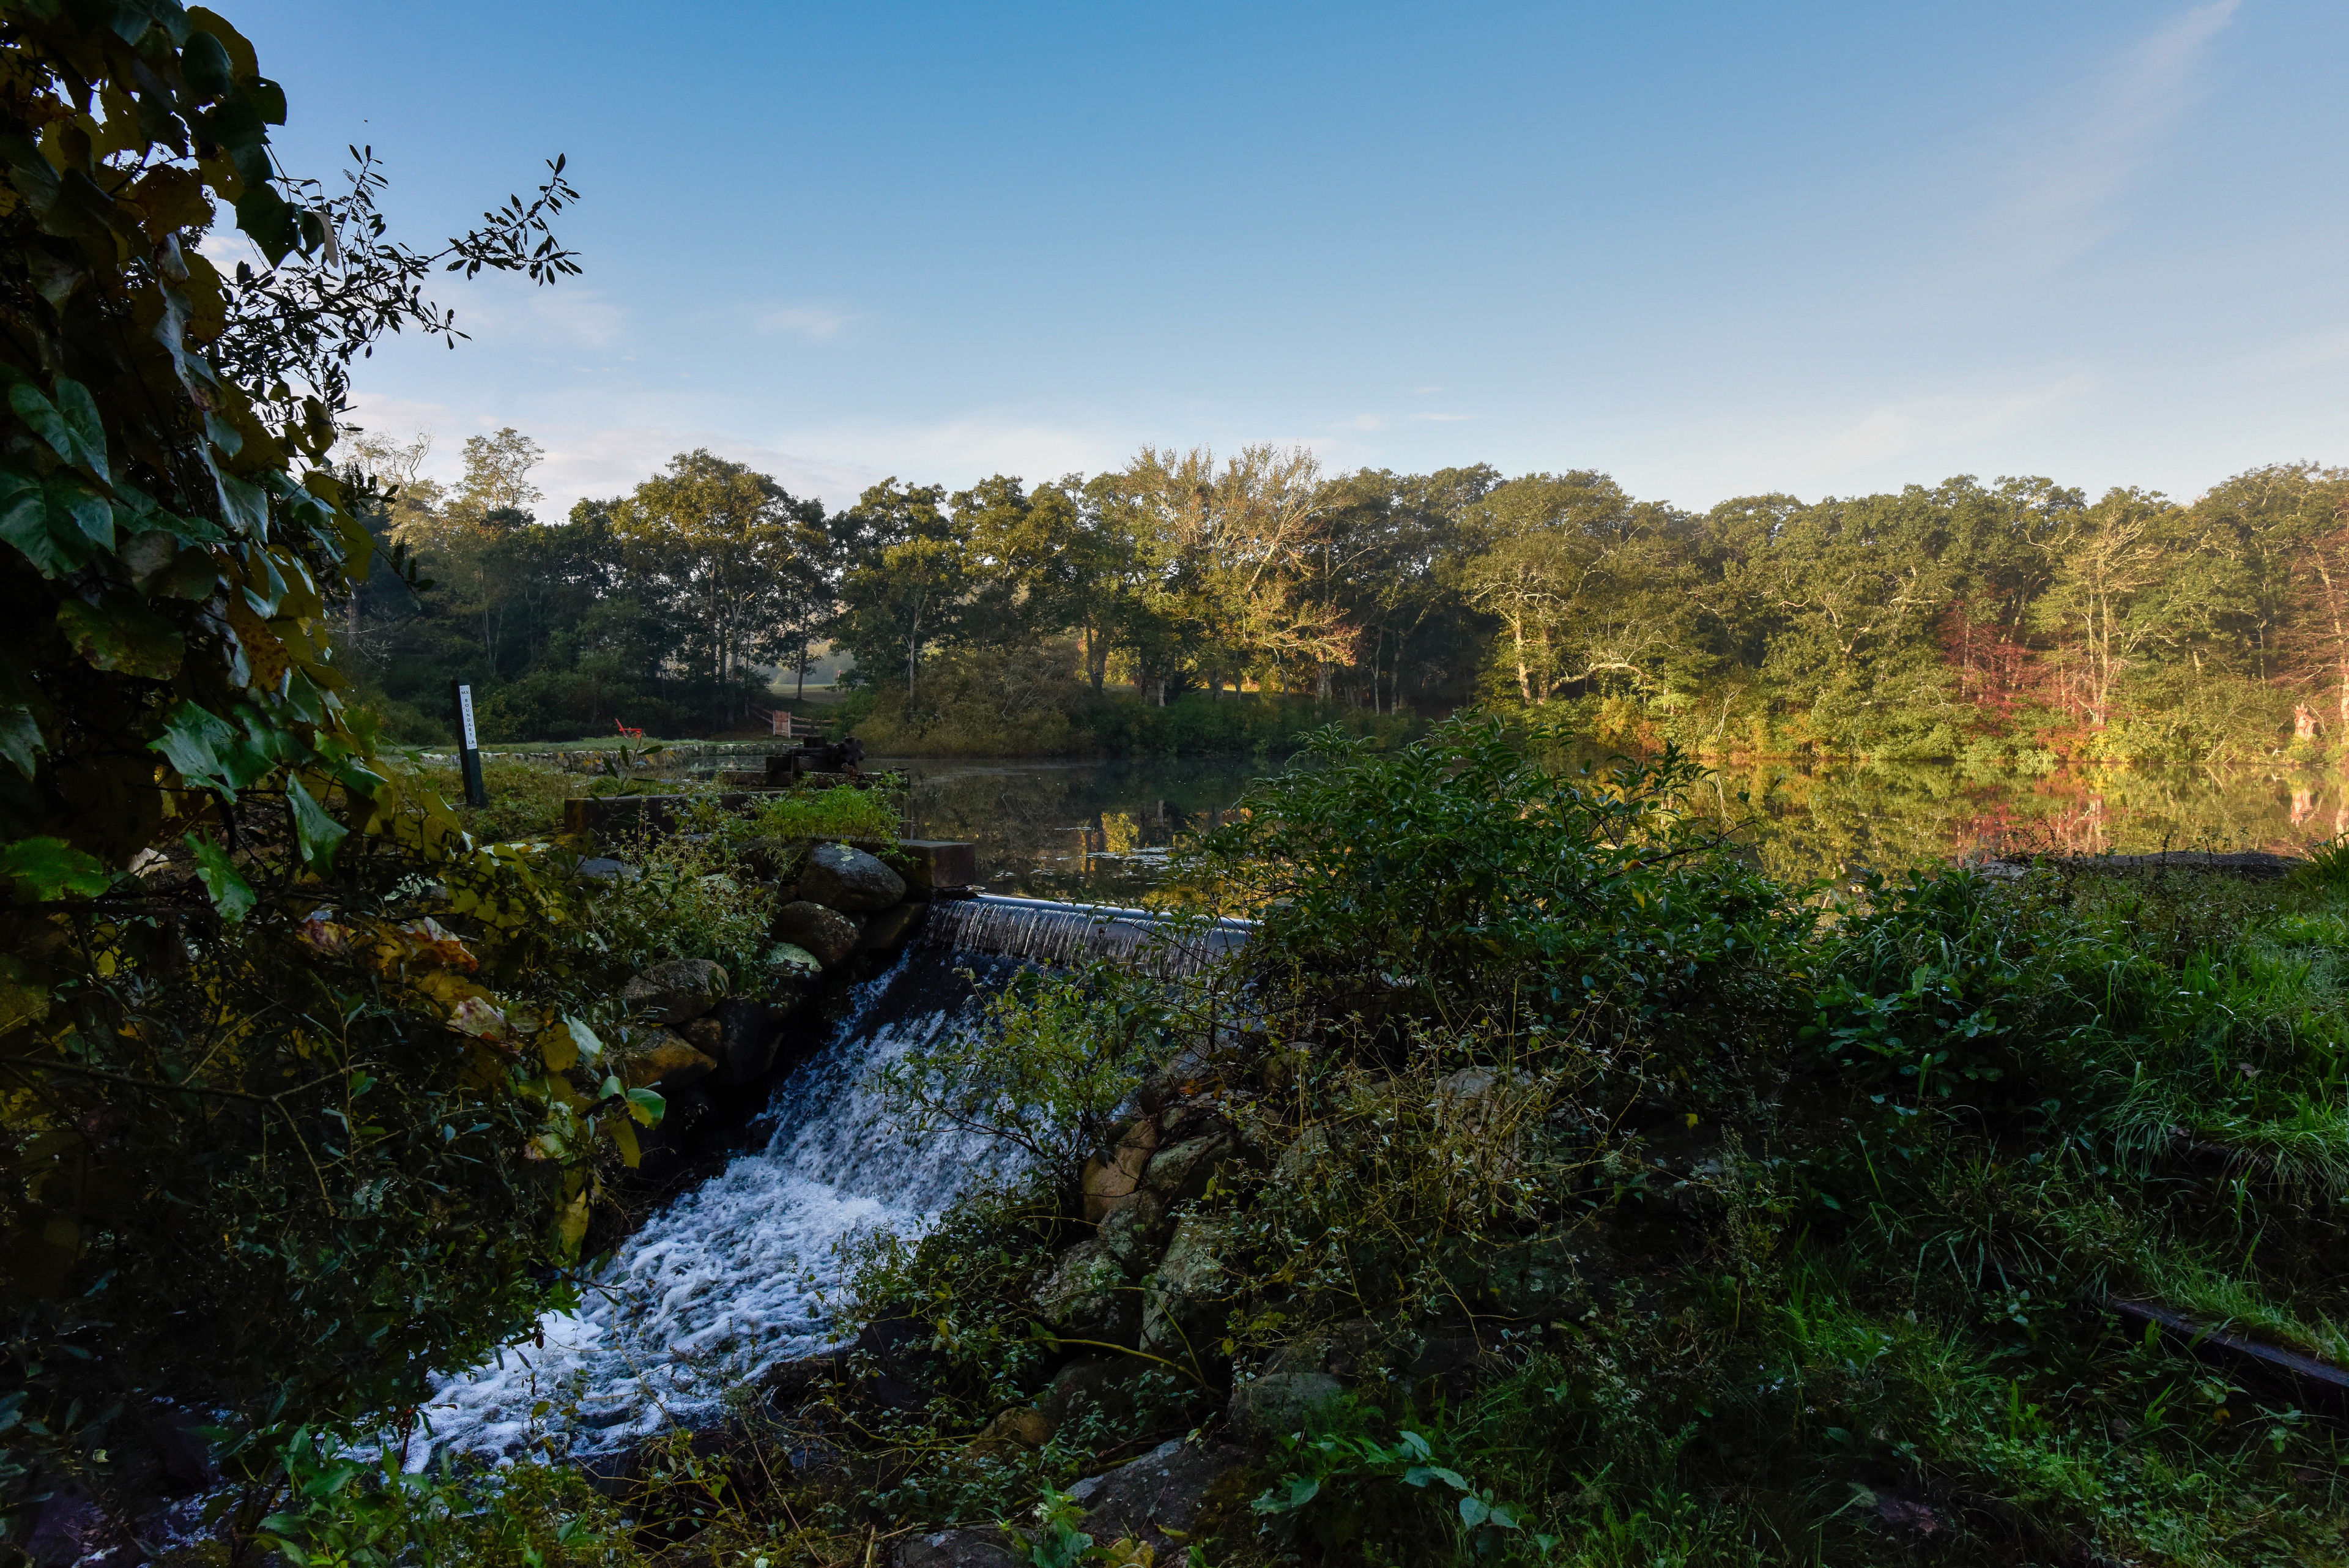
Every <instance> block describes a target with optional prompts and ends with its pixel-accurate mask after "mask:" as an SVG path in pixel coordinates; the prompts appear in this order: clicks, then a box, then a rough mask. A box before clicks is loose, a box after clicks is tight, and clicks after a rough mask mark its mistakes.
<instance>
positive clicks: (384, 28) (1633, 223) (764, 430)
mask: <svg viewBox="0 0 2349 1568" xmlns="http://www.w3.org/2000/svg"><path fill="white" fill-rule="evenodd" d="M222 10H223V11H224V12H225V13H226V14H227V15H229V16H230V17H231V19H232V20H233V21H235V22H236V23H237V24H238V25H239V26H242V27H243V29H244V30H245V31H246V33H247V34H248V35H249V36H251V37H253V39H254V42H255V44H256V45H257V46H258V47H259V49H260V52H261V58H262V67H263V69H264V71H265V72H267V73H268V74H270V75H272V76H274V77H276V78H278V79H279V80H281V81H283V82H284V83H285V86H286V88H287V95H288V99H289V101H290V103H291V106H292V120H291V123H290V124H289V125H288V126H287V127H286V128H285V130H283V131H282V132H281V133H279V135H278V138H277V140H278V144H279V146H280V149H281V151H282V153H283V155H284V157H285V161H286V162H287V163H288V165H289V166H291V167H293V168H295V169H296V170H299V171H309V172H316V173H319V174H322V175H331V174H332V173H333V172H334V171H335V170H336V169H339V168H340V167H342V165H343V164H344V163H346V162H347V156H346V155H345V154H344V153H343V151H342V150H343V147H344V145H345V144H346V143H347V142H351V141H366V142H370V143H372V144H373V146H374V147H375V149H376V151H377V152H378V155H379V156H381V157H382V158H384V159H385V160H386V161H387V163H388V169H389V172H390V174H391V176H392V179H393V182H394V183H393V189H392V192H391V195H390V199H389V201H388V210H389V212H390V213H391V216H392V218H393V220H394V222H395V223H396V224H397V225H398V227H399V228H400V229H402V230H403V231H404V232H405V233H406V234H408V235H409V237H410V238H411V239H413V240H418V241H429V240H434V239H437V238H438V237H439V236H440V235H441V234H446V233H448V232H450V231H451V230H452V229H453V228H456V227H459V226H461V225H462V224H463V223H465V222H466V221H467V220H468V219H470V218H471V216H472V215H474V214H475V213H478V212H479V211H480V209H481V208H482V207H483V206H486V205H488V204H490V203H491V202H493V201H496V200H500V199H502V198H503V197H504V196H505V195H506V194H507V193H508V192H511V191H513V190H516V189H524V188H526V185H527V182H530V181H531V180H532V179H533V175H534V173H535V172H536V171H538V170H539V168H540V161H541V160H542V159H543V158H544V157H547V156H550V155H552V154H554V153H555V152H558V151H560V152H563V153H565V154H567V155H568V156H569V158H570V171H571V174H572V176H573V178H574V181H575V182H576V183H577V184H578V185H579V186H580V187H581V189H582V190H583V192H585V201H584V202H583V203H582V204H581V205H580V206H579V207H578V208H577V209H576V210H575V213H574V214H573V215H572V216H571V218H570V219H569V221H567V222H566V223H565V224H564V229H563V233H564V235H565V237H566V238H567V239H569V240H570V241H571V242H572V243H573V244H576V245H577V246H578V247H579V248H580V249H581V250H582V251H583V252H584V253H585V262H586V266H587V271H586V275H585V277H583V278H578V279H573V280H570V281H568V282H566V283H564V284H563V285H561V286H558V287H556V288H554V289H552V290H546V291H533V290H530V289H528V288H526V287H522V286H510V285H505V284H474V285H463V284H452V285H451V286H450V288H449V289H448V290H447V291H446V296H447V298H448V299H449V301H450V303H453V304H455V305H456V306H457V307H458V309H459V312H460V325H466V326H469V327H471V330H472V331H473V333H474V337H475V340H474V341H473V342H471V344H467V345H461V346H460V348H458V349H457V350H456V351H455V352H454V353H450V352H449V351H446V350H443V349H440V348H438V347H429V348H428V347H424V346H421V345H417V344H412V343H401V344H397V345H395V346H393V347H391V348H388V350H386V351H383V352H380V353H378V356H377V358H375V359H374V360H373V361H372V362H371V363H370V364H368V365H367V367H366V368H365V369H363V371H362V373H361V375H360V378H359V381H358V387H359V393H360V396H359V404H360V410H361V418H362V420H363V421H364V422H366V423H368V424H370V425H372V426H375V427H378V428H381V429H384V430H387V431H394V432H404V431H412V430H415V429H419V428H429V429H431V430H433V431H435V433H436V438H437V442H438V445H437V456H436V462H435V466H436V467H438V468H440V469H441V470H442V471H443V472H451V471H453V467H454V459H455V454H456V452H457V450H458V448H459V446H460V444H461V442H462V441H463V438H464V437H465V436H466V435H468V434H471V433H474V432H477V431H486V430H493V429H495V428H497V427H499V426H501V425H506V424H512V425H515V426H518V427H519V428H521V429H523V430H524V431H528V432H529V433H531V434H533V435H534V436H536V437H537V438H538V439H539V440H541V441H543V442H544V443H545V444H546V446H547V448H548V449H549V453H550V456H549V460H548V462H547V464H546V466H545V468H544V469H543V471H542V472H541V474H540V479H541V483H543V485H544V487H545V489H546V490H547V492H548V504H547V506H546V507H545V508H543V511H544V512H546V513H548V514H552V513H554V512H555V511H557V510H559V509H560V508H562V507H564V506H567V504H569V503H570V501H572V500H573V499H575V498H576V497H577V496H579V495H581V494H588V493H593V494H609V493H617V492H619V491H622V490H625V489H626V488H627V487H628V486H629V485H631V484H632V483H635V482H636V481H637V480H639V479H641V478H643V477H644V476H645V475H647V473H649V472H652V471H653V470H654V469H655V468H657V466H658V465H659V464H660V463H661V462H663V461H665V460H666V459H667V457H668V456H669V455H670V454H671V453H674V452H678V451H680V450H684V449H687V448H690V447H695V446H705V445H706V446H709V447H710V448H712V449H714V450H716V451H719V452H724V453H726V454H728V455H730V456H734V457H738V458H741V459H743V460H745V461H748V462H753V463H755V464H757V465H758V466H760V467H761V468H764V469H765V470H767V471H768V472H772V473H774V474H775V475H776V476H777V477H778V478H779V479H781V481H782V482H783V483H785V485H786V486H787V487H789V488H792V489H793V490H794V491H798V492H802V493H819V494H822V495H823V496H824V497H825V498H826V499H827V500H829V501H832V502H834V503H844V502H846V501H849V500H851V499H853V498H854V494H855V493H856V492H857V491H858V490H859V489H861V488H862V487H863V486H864V484H865V483H871V482H872V481H873V480H874V479H877V478H880V477H882V476H884V475H888V474H896V475H899V476H902V477H905V478H907V479H914V480H921V481H936V482H940V483H947V484H950V485H956V486H959V485H962V484H966V483H969V482H970V481H972V480H975V479H977V478H979V477H981V476H983V475H985V474H987V473H990V472H1011V473H1017V474H1021V475H1023V476H1026V477H1028V478H1030V479H1031V480H1033V479H1040V478H1047V477H1051V476H1054V475H1057V474H1060V473H1062V472H1070V471H1077V470H1081V471H1086V472H1092V471H1096V470H1099V469H1102V468H1105V467H1112V466H1115V465H1117V464H1118V463H1120V462H1123V459H1124V458H1125V457H1126V456H1127V455H1129V454H1130V453H1131V452H1133V449H1134V448H1135V447H1136V446H1137V445H1139V444H1140V443H1142V442H1144V441H1153V442H1157V443H1161V444H1176V445H1186V446H1187V445H1191V444H1195V443H1206V444H1209V445H1212V446H1215V447H1216V448H1218V449H1228V448H1232V447H1236V446H1237V445H1239V444H1241V443H1243V442H1247V441H1279V442H1284V443H1286V442H1302V443H1307V444H1309V445H1311V446H1312V447H1314V448H1315V449H1316V450H1317V451H1318V452H1319V453H1320V455H1321V457H1322V460H1323V461H1324V462H1325V463H1326V464H1328V465H1329V466H1330V467H1331V468H1332V469H1350V468H1354V467H1358V466H1364V465H1368V466H1374V467H1391V468H1395V469H1398V470H1424V469H1430V468H1435V467H1441V466H1444V465H1447V464H1453V463H1463V462H1477V461H1485V462H1494V463H1495V464H1498V465H1499V466H1500V467H1501V468H1503V469H1504V470H1506V471H1508V472H1526V471H1530V470H1537V469H1553V470H1554V469H1561V468H1570V467H1594V468H1600V469H1604V470H1607V471H1609V472H1612V473H1614V474H1615V475H1616V476H1617V477H1618V478H1619V479H1620V480H1621V481H1622V482H1623V483H1625V484H1626V485H1628V486H1629V487H1630V488H1631V489H1632V490H1633V491H1634V492H1635V493H1640V494H1641V495H1646V496H1654V497H1659V498H1663V499H1669V500H1671V501H1675V502H1678V503H1680V504H1684V505H1695V506H1702V505H1706V504H1711V503H1713V502H1714V501H1718V500H1721V499H1723V498H1724V497H1727V496H1731V495H1737V494H1746V493H1756V492H1762V491H1769V490H1786V491H1792V492H1794V493H1797V494H1800V495H1802V496H1805V497H1806V498H1810V497H1816V496H1817V495H1820V494H1823V493H1853V492H1858V491H1866V490H1873V489H1878V488H1883V487H1889V486H1897V485H1899V484H1900V483H1907V482H1909V481H1921V482H1925V483H1932V482H1934V481H1937V480H1940V479H1941V478H1943V477H1945V476H1947V475H1950V474H1952V473H1960V472H1972V473H1977V474H1980V475H1982V476H1983V477H1985V478H1989V477H1992V476H1995V475H1999V474H2006V473H2044V474H2048V475H2051V476H2053V477H2054V478H2056V479H2058V480H2060V481H2063V482H2064V483H2073V484H2079V485H2084V486H2086V487H2087V488H2089V489H2090V490H2091V491H2092V492H2093V491H2097V490H2101V489H2102V488H2103V487H2105V486H2106V485H2108V484H2116V483H2135V484H2142V485H2147V486H2149V487H2153V488H2158V489H2162V490H2166V491H2168V492H2169V493H2172V494H2176V495H2179V496H2189V495H2192V494H2194V493H2199V491H2200V490H2202V489H2203V488H2205V487H2207V486H2208V485H2209V484H2210V483H2214V482H2215V481H2217V480H2219V479H2220V478H2223V477H2224V476H2226V475H2227V474H2229V473H2230V472H2238V471H2240V470H2241V469H2244V468H2247V467H2251V466H2253V465H2255V464H2258V463H2262V462H2277V461H2285V460H2292V459H2299V458H2316V459H2321V460H2324V461H2328V462H2349V201H2344V196H2345V195H2349V94H2344V93H2343V92H2342V91H2341V90H2340V88H2339V85H2338V84H2339V82H2340V81H2341V80H2342V79H2344V67H2349V6H2343V5H2339V4H2337V0H2336V3H2335V4H2332V5H2323V4H2317V3H2313V0H2216V3H2213V4H2206V5H2173V4H2144V3H2139V4H2133V5H2120V4H2075V5H2062V6H2049V5H2044V3H2040V4H2031V5H2007V4H1986V3H1983V0H1971V3H1968V4H1964V5H1920V4H1903V5H1882V4H1873V5H1772V6H1759V5H1728V4H1713V5H1688V4H1645V5H1631V4H1616V5H1538V6H1537V5H1482V6H1457V5H1454V6H1435V5H1424V6H1419V7H1409V8H1405V7H1382V6H1376V5H1359V4H1358V5H1345V6H1338V5H1330V6H1305V5H1260V4H1259V5H1229V6H1204V5H1195V6H1178V7H1151V8H1147V9H1145V8H1143V7H1139V6H1122V5H1090V6H1059V7H1055V6H1047V5H1018V4H1009V3H1003V4H996V5H957V6H945V5H887V6H883V5H855V4H846V3H834V4H829V5H793V6H782V5H707V4H675V3H673V4H670V5H661V6H648V5H616V4H610V3H608V0H573V3H572V4H568V5H560V6H557V5H542V4H537V3H534V0H532V3H522V0H490V3H486V4H484V3H480V0H476V3H474V4H471V5H448V4H440V3H439V0H403V3H401V4H397V5H394V4H383V3H378V0H336V4H333V5H318V4H316V0H306V3H302V4H296V3H294V0H260V3H254V4H240V5H222Z"/></svg>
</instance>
